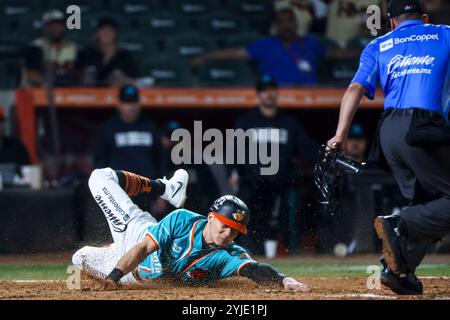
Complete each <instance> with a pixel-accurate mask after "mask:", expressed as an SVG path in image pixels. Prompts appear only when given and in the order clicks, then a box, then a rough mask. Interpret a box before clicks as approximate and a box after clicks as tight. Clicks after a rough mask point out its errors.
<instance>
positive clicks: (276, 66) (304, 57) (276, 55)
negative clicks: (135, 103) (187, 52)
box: [191, 7, 355, 86]
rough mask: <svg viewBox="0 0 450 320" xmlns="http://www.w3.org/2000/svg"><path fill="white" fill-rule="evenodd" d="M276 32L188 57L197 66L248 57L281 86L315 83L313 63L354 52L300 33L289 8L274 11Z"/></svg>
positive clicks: (352, 54) (315, 75) (316, 78)
mask: <svg viewBox="0 0 450 320" xmlns="http://www.w3.org/2000/svg"><path fill="white" fill-rule="evenodd" d="M275 25H276V34H275V35H274V36H271V37H268V38H264V39H261V40H257V41H255V42H253V43H250V44H249V45H248V46H247V47H246V48H229V49H222V50H218V51H213V52H210V53H206V54H204V55H202V56H200V57H198V58H195V59H193V60H192V61H191V65H192V66H194V67H195V66H198V65H200V64H202V63H204V62H206V61H208V60H212V59H251V60H254V61H256V62H257V64H258V66H259V70H260V71H261V73H262V74H270V75H272V76H273V77H274V78H275V80H276V81H277V83H278V84H279V85H281V86H293V85H316V84H318V82H319V79H318V75H317V70H316V66H317V64H318V62H319V60H320V59H323V58H325V57H333V58H341V57H346V56H348V55H350V56H352V57H353V56H354V55H355V53H354V52H344V51H343V50H333V49H327V48H326V47H325V46H324V45H323V44H321V43H320V42H319V41H318V40H316V39H315V38H314V37H312V36H303V37H300V36H298V34H297V22H296V18H295V15H294V12H293V11H292V9H291V8H286V7H284V8H282V9H280V10H278V11H277V13H276V21H275Z"/></svg>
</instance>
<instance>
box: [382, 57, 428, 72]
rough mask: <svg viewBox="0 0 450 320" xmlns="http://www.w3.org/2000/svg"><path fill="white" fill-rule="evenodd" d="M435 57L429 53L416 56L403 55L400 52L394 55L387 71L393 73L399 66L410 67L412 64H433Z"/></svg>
mask: <svg viewBox="0 0 450 320" xmlns="http://www.w3.org/2000/svg"><path fill="white" fill-rule="evenodd" d="M435 59H436V58H435V57H431V56H429V55H426V56H421V57H414V56H413V55H411V54H410V55H407V56H403V55H401V54H398V55H396V56H394V57H393V58H392V59H391V61H390V62H389V64H388V65H387V73H388V74H391V73H392V72H394V71H395V70H396V69H398V68H402V67H410V66H429V65H432V64H433V62H434V60H435Z"/></svg>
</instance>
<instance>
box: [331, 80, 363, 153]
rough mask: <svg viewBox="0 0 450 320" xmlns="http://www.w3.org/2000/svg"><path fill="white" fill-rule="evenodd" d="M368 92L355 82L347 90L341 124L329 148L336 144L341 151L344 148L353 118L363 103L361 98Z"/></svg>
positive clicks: (341, 112)
mask: <svg viewBox="0 0 450 320" xmlns="http://www.w3.org/2000/svg"><path fill="white" fill-rule="evenodd" d="M366 92H367V89H366V88H365V87H363V86H362V85H361V84H359V83H356V82H353V83H352V84H351V85H350V86H349V87H348V88H347V90H346V91H345V94H344V97H343V98H342V102H341V109H340V112H339V123H338V127H337V130H336V134H335V136H334V137H333V138H331V139H330V140H328V142H327V146H329V147H331V146H333V144H336V145H337V147H338V148H339V149H342V148H344V146H345V141H346V140H347V136H348V131H349V129H350V126H351V124H352V120H353V117H354V116H355V113H356V110H357V109H358V107H359V104H360V103H361V98H362V97H363V96H364V95H365V94H366Z"/></svg>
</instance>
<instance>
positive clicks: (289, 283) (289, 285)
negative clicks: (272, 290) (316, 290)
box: [283, 277, 311, 292]
mask: <svg viewBox="0 0 450 320" xmlns="http://www.w3.org/2000/svg"><path fill="white" fill-rule="evenodd" d="M283 286H284V288H285V289H286V290H291V291H301V292H310V291H311V288H310V287H309V286H307V285H306V284H303V283H301V282H298V281H297V280H295V279H294V278H291V277H286V278H284V279H283Z"/></svg>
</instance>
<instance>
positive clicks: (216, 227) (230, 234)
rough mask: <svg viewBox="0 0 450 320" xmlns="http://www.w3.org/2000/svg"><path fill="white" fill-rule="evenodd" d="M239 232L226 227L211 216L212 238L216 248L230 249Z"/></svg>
mask: <svg viewBox="0 0 450 320" xmlns="http://www.w3.org/2000/svg"><path fill="white" fill-rule="evenodd" d="M238 234H239V231H236V230H234V229H231V228H230V227H228V226H226V225H224V224H223V223H222V222H220V221H219V219H217V218H216V217H214V216H211V238H212V240H213V241H214V243H215V245H216V246H219V247H221V248H225V247H228V246H229V245H230V244H231V243H232V242H233V241H234V239H236V237H237V236H238Z"/></svg>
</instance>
